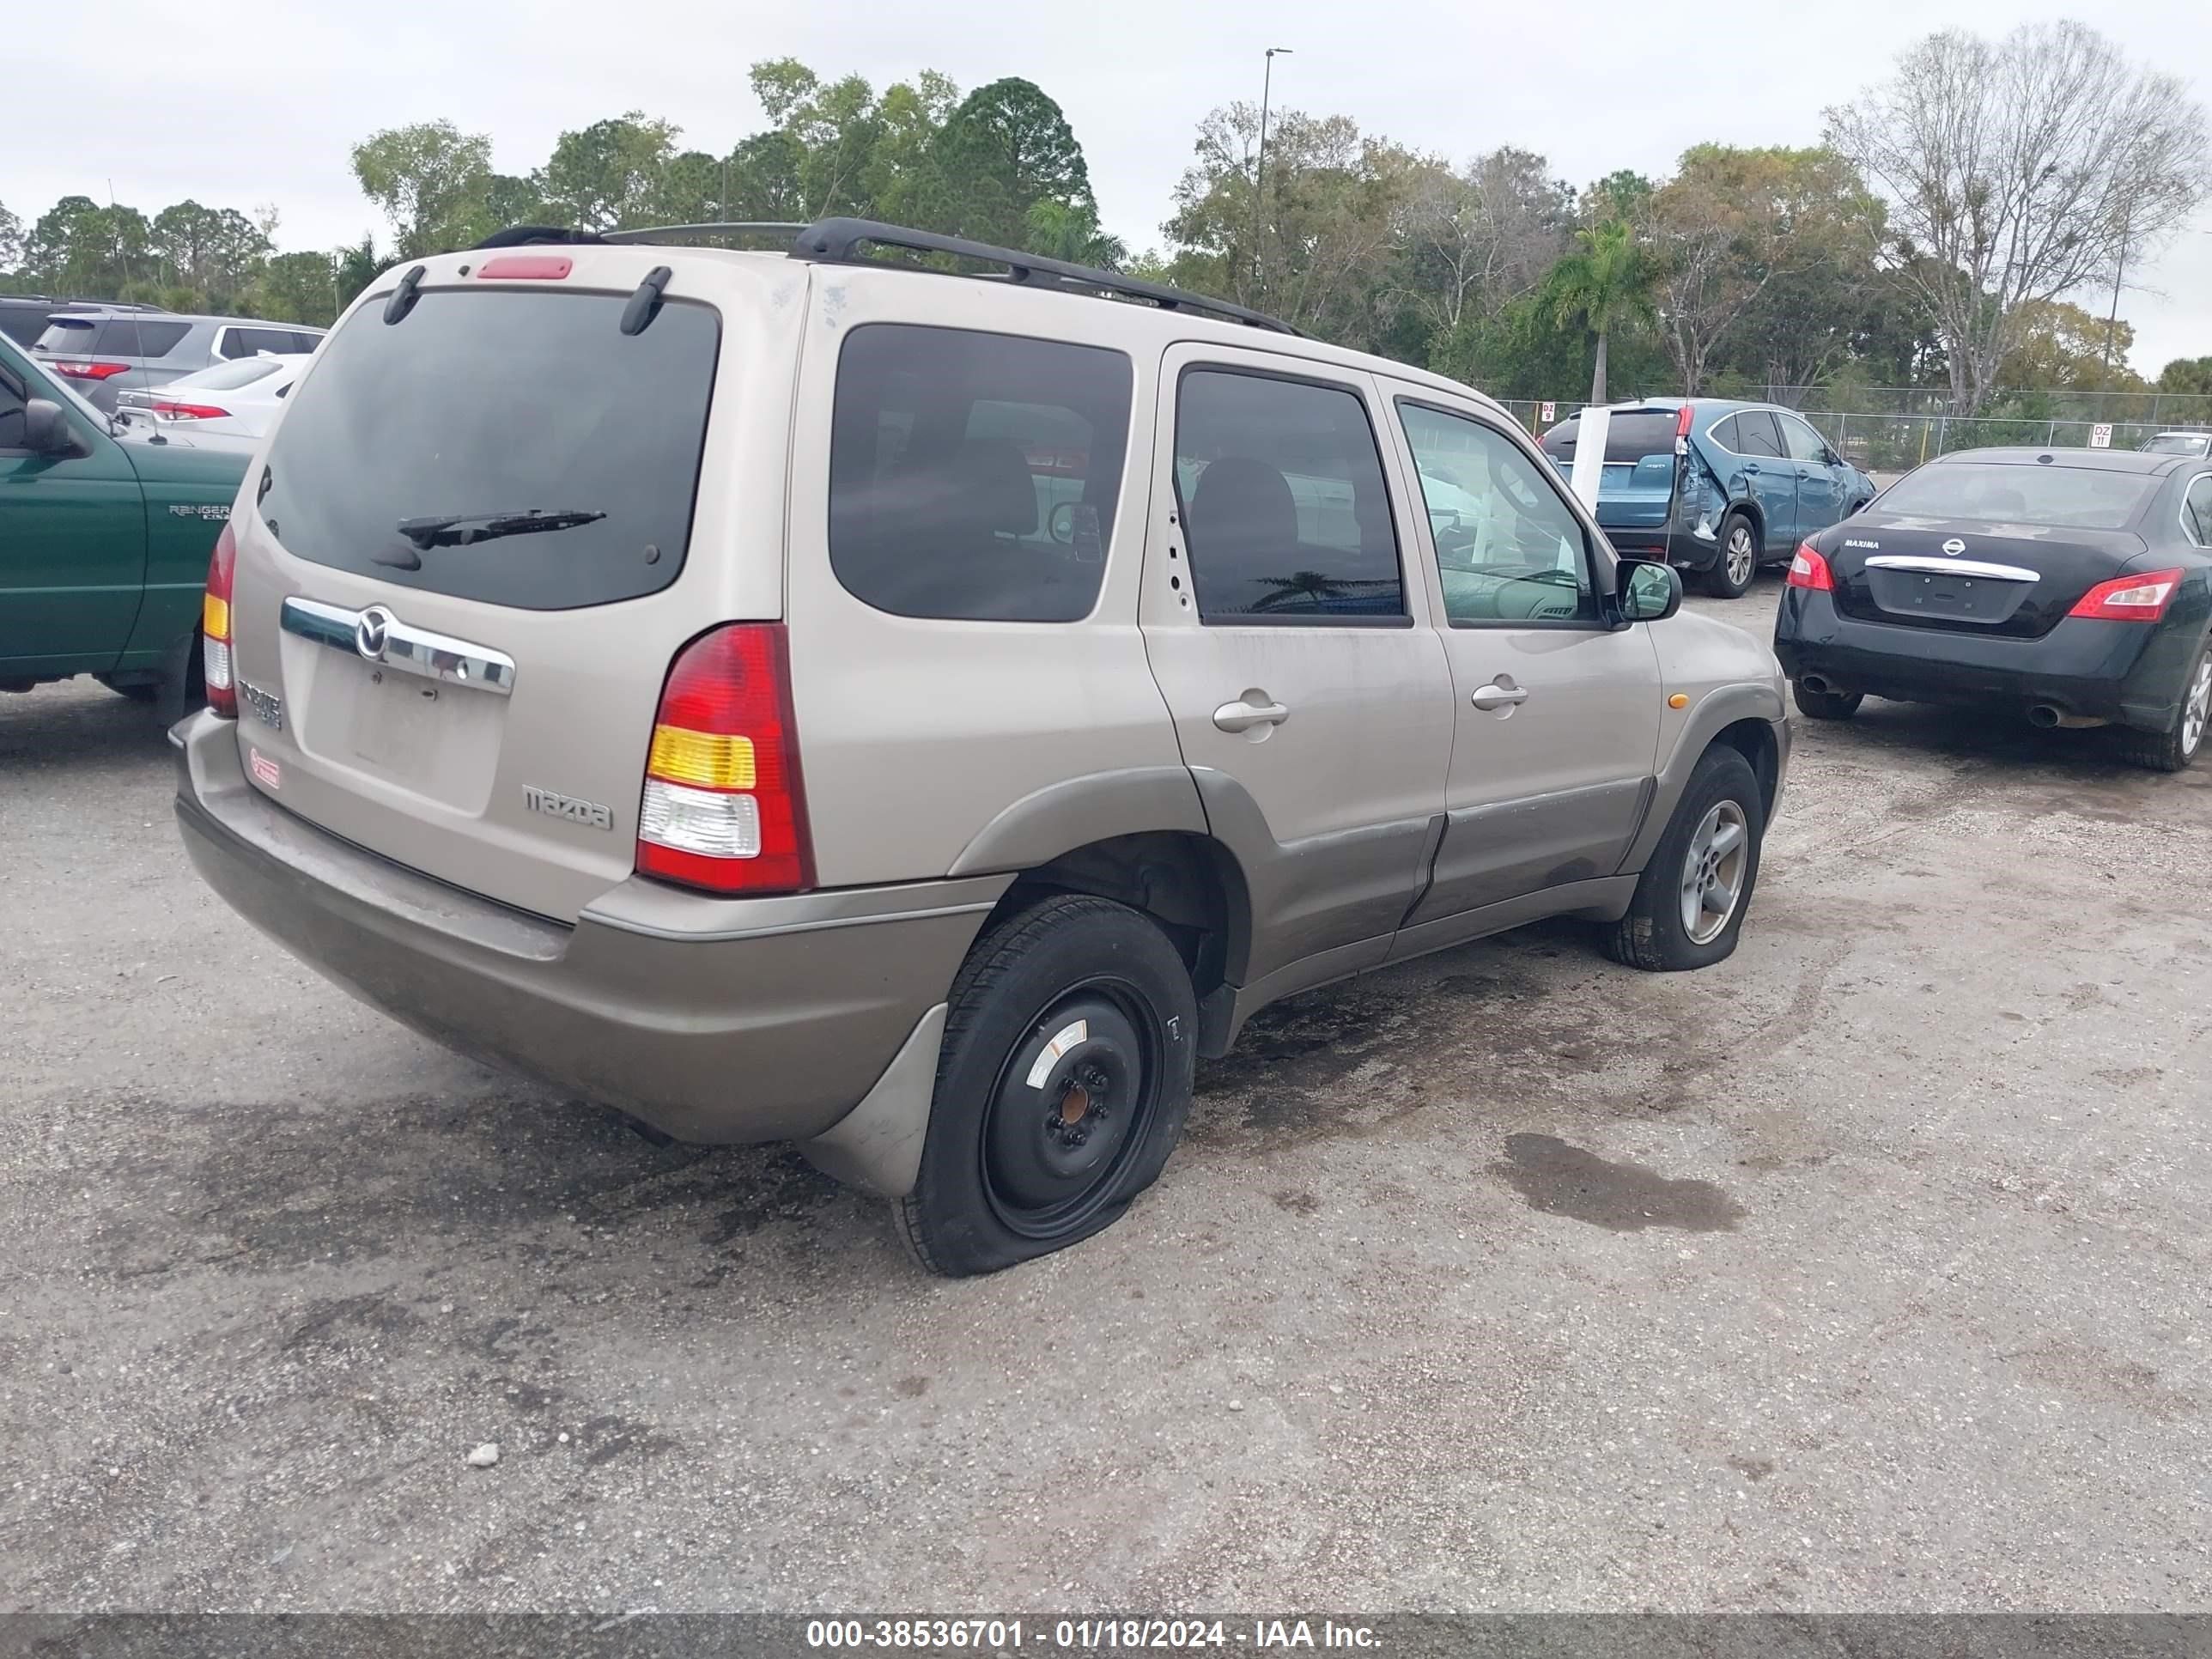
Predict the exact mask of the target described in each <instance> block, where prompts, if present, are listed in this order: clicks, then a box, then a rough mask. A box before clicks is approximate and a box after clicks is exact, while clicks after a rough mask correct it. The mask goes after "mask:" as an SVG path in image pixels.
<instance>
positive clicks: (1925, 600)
mask: <svg viewBox="0 0 2212 1659" xmlns="http://www.w3.org/2000/svg"><path fill="white" fill-rule="evenodd" d="M1867 586H1868V591H1869V593H1870V594H1871V595H1872V597H1873V599H1874V602H1875V605H1877V606H1878V607H1879V608H1880V609H1881V611H1883V612H1884V613H1886V614H1887V615H1889V616H1892V617H1899V618H1901V619H1905V620H1908V621H1913V622H1932V623H1970V624H1973V625H1977V626H1982V627H1990V626H1994V625H1995V624H1996V623H2002V622H2006V621H2008V620H2009V619H2010V618H2011V617H2012V613H2013V612H2014V611H2017V610H2019V609H2020V605H2021V600H2022V599H2026V598H2027V593H2028V590H2029V589H2030V588H2031V587H2033V586H2034V584H2033V582H2023V581H2011V580H2002V579H1998V578H1995V577H1989V576H1960V575H1952V574H1936V573H1933V572H1929V571H1920V570H1874V569H1869V571H1868V572H1867Z"/></svg>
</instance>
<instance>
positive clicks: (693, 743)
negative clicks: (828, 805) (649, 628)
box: [637, 623, 814, 893]
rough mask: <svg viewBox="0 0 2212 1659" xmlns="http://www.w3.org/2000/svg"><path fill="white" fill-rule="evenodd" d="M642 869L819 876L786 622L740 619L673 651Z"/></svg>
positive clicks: (777, 886) (755, 885) (648, 792)
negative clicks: (803, 786)
mask: <svg viewBox="0 0 2212 1659" xmlns="http://www.w3.org/2000/svg"><path fill="white" fill-rule="evenodd" d="M637 867H638V868H639V870H641V871H642V872H644V873H646V874H647V875H652V876H659V877H662V878H665V879H667V880H669V881H678V882H682V883H683V884H685V885H686V886H689V887H703V888H705V889H707V890H708V891H710V892H716V893H788V892H794V891H796V890H799V889H800V888H803V887H809V886H811V885H812V884H813V881H814V870H813V856H812V851H811V848H810V847H809V846H808V843H807V834H806V802H805V795H804V794H803V793H802V792H801V790H800V788H799V744H798V736H797V732H796V730H795V728H794V727H793V722H792V716H791V667H790V653H789V649H788V645H787V638H786V635H785V633H784V629H783V625H782V624H781V623H733V624H732V625H731V626H729V627H727V628H719V629H715V630H714V632H713V633H711V634H702V635H700V636H699V637H698V638H697V639H696V640H694V641H691V643H690V644H689V645H687V646H685V647H684V649H683V650H682V651H680V652H678V653H677V656H676V663H675V665H674V666H673V667H671V669H670V670H669V671H668V684H667V685H666V687H665V689H664V690H662V691H661V694H660V710H659V714H658V715H656V716H655V718H654V720H653V751H652V754H651V756H650V757H648V758H647V762H646V767H645V796H644V799H643V800H642V802H641V804H640V805H639V809H638V815H637Z"/></svg>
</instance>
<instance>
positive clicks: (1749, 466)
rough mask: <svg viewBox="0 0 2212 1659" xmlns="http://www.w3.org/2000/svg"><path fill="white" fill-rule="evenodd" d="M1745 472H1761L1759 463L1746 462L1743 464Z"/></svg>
mask: <svg viewBox="0 0 2212 1659" xmlns="http://www.w3.org/2000/svg"><path fill="white" fill-rule="evenodd" d="M1743 470H1744V471H1747V472H1756V471H1759V463H1758V462H1757V461H1746V462H1745V463H1744V464H1743Z"/></svg>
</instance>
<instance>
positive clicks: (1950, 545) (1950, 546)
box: [361, 536, 1966, 649]
mask: <svg viewBox="0 0 2212 1659" xmlns="http://www.w3.org/2000/svg"><path fill="white" fill-rule="evenodd" d="M1943 550H1944V551H1945V552H1946V553H1948V554H1949V555H1950V556H1952V557H1953V558H1954V559H1955V558H1957V557H1958V556H1959V555H1960V554H1961V553H1963V552H1965V551H1966V543H1964V542H1962V541H1960V539H1959V538H1957V537H1956V536H1954V537H1952V538H1951V539H1950V540H1949V541H1948V542H1945V543H1944V544H1943ZM361 625H362V627H363V628H366V627H368V617H362V619H361ZM362 648H363V649H367V647H362Z"/></svg>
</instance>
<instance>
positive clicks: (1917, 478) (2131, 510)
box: [1881, 461, 2159, 530]
mask: <svg viewBox="0 0 2212 1659" xmlns="http://www.w3.org/2000/svg"><path fill="white" fill-rule="evenodd" d="M2158 485H2159V480H2158V479H2157V478H2155V477H2152V476H2150V475H2149V474H2148V473H2143V472H2108V471H2102V470H2101V469H2096V468H2091V467H2086V466H2037V465H2026V466H2012V465H2006V464H2005V463H2003V462H1999V461H1948V462H1943V463H1941V464H1939V465H1934V466H1923V467H1922V468H1921V469H1920V470H1919V471H1917V472H1912V473H1908V474H1907V475H1906V476H1905V477H1903V478H1901V479H1899V481H1898V482H1897V483H1893V484H1892V485H1891V486H1890V487H1889V489H1888V490H1887V492H1886V493H1885V494H1884V495H1883V496H1882V498H1881V511H1882V512H1883V513H1885V514H1892V513H1905V514H1906V515H1908V516H1910V517H1914V518H1923V519H1980V520H1984V521H1989V522H1999V523H2002V522H2007V521H2011V522H2017V523H2021V524H2049V525H2065V526H2071V527H2073V528H2075V529H2077V530H2118V529H2119V528H2120V527H2121V526H2123V525H2124V524H2126V523H2127V521H2128V520H2130V519H2132V518H2133V517H2135V515H2136V508H2137V507H2141V506H2142V504H2143V501H2145V500H2146V499H2147V498H2148V496H2149V495H2150V493H2151V492H2152V491H2153V490H2154V489H2157V488H2158Z"/></svg>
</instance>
